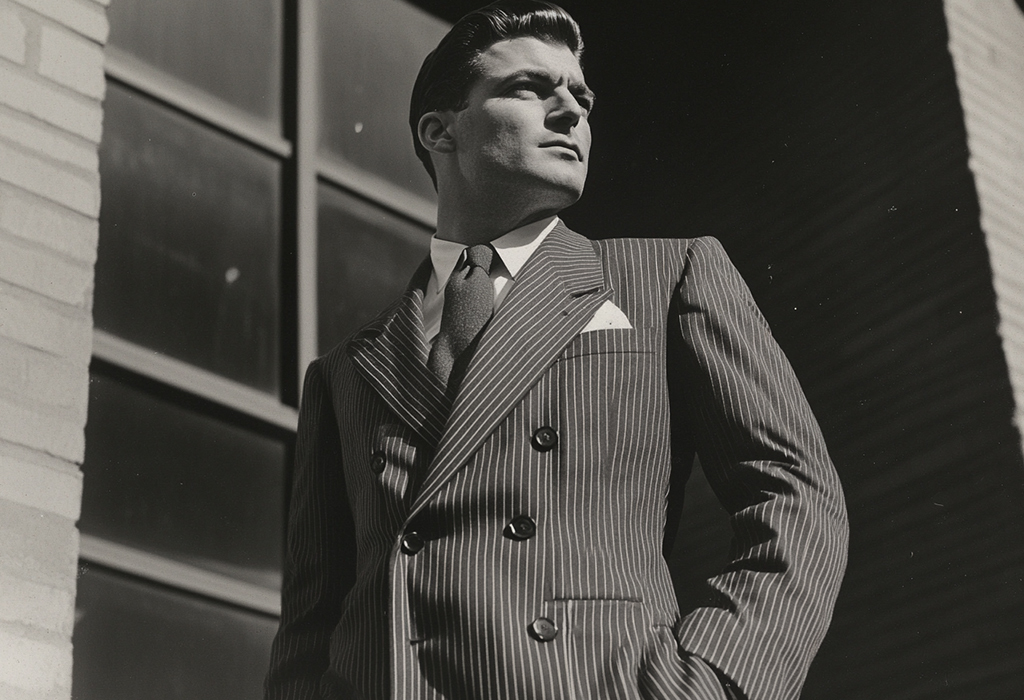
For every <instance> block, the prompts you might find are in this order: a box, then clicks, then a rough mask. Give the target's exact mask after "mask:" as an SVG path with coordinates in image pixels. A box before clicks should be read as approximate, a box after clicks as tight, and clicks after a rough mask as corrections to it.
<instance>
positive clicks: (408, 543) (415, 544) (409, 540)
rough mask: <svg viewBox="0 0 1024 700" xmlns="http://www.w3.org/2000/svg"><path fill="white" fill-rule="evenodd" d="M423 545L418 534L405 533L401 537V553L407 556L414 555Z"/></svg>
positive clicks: (423, 542)
mask: <svg viewBox="0 0 1024 700" xmlns="http://www.w3.org/2000/svg"><path fill="white" fill-rule="evenodd" d="M425 544H426V542H425V541H424V539H423V538H422V537H421V536H420V533H418V532H415V531H413V532H407V533H405V534H404V535H402V551H403V552H405V553H406V554H408V555H409V556H412V555H413V554H416V552H418V551H420V550H421V549H423V546H424V545H425Z"/></svg>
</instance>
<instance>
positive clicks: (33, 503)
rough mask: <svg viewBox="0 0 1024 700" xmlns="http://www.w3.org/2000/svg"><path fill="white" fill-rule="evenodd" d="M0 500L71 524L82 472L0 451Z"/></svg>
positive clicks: (78, 500) (75, 516)
mask: <svg viewBox="0 0 1024 700" xmlns="http://www.w3.org/2000/svg"><path fill="white" fill-rule="evenodd" d="M0 498H2V499H5V500H7V501H10V502H12V503H19V504H21V505H23V506H27V507H30V508H37V509H39V510H41V511H44V512H47V513H53V514H54V515H60V516H62V517H65V518H67V519H68V520H69V521H71V522H74V521H75V520H77V519H78V516H79V515H80V513H81V502H82V473H81V472H80V471H78V469H74V471H72V470H71V469H54V468H52V467H48V466H44V465H41V464H35V463H33V462H30V461H28V460H26V459H21V458H18V457H16V456H14V455H13V454H10V451H9V450H8V451H4V452H0ZM0 590H3V586H0Z"/></svg>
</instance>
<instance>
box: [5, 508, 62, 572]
mask: <svg viewBox="0 0 1024 700" xmlns="http://www.w3.org/2000/svg"><path fill="white" fill-rule="evenodd" d="M0 532H3V533H4V536H3V537H0V570H2V571H3V572H4V573H6V574H9V575H11V576H18V577H19V578H23V579H25V580H26V581H35V582H36V583H41V584H43V585H46V586H55V587H57V588H64V589H66V590H69V591H70V590H73V589H74V586H75V581H76V579H77V575H78V545H79V542H78V540H79V537H78V529H77V528H76V527H75V523H74V521H72V520H68V519H67V518H63V517H60V516H57V515H52V514H50V513H45V512H42V511H39V510H36V509H35V508H28V507H25V506H22V505H19V504H17V503H11V502H4V503H3V507H2V508H0Z"/></svg>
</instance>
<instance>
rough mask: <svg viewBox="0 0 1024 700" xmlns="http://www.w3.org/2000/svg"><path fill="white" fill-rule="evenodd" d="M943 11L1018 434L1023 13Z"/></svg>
mask: <svg viewBox="0 0 1024 700" xmlns="http://www.w3.org/2000/svg"><path fill="white" fill-rule="evenodd" d="M945 7H946V17H947V21H948V24H949V50H950V53H951V54H952V55H953V62H954V65H955V66H956V81H957V87H958V88H959V90H960V101H961V104H962V105H963V109H964V121H965V123H966V125H967V143H968V146H969V147H970V150H971V157H970V167H971V172H973V173H974V179H975V184H976V186H977V188H978V199H979V203H980V205H981V229H982V231H983V232H984V234H985V242H986V244H987V245H988V249H989V255H990V256H991V258H992V271H993V284H994V286H995V288H996V301H997V305H998V308H999V332H1000V335H1001V336H1002V340H1003V351H1004V352H1005V353H1006V361H1007V364H1008V365H1009V368H1010V379H1011V382H1012V384H1013V393H1014V399H1015V403H1016V414H1015V420H1016V424H1017V429H1018V430H1021V431H1022V432H1024V274H1022V273H1024V11H1022V10H1021V9H1020V8H1019V7H1018V6H1017V5H1015V4H1014V2H1013V0H986V2H974V1H968V0H947V2H946V3H945Z"/></svg>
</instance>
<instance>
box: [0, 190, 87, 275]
mask: <svg viewBox="0 0 1024 700" xmlns="http://www.w3.org/2000/svg"><path fill="white" fill-rule="evenodd" d="M0 229H2V230H4V231H7V232H8V233H11V234H13V235H15V236H18V237H19V238H23V239H25V240H27V241H32V242H34V243H38V244H40V245H44V246H46V247H48V248H50V249H52V250H55V251H57V252H60V253H64V254H65V255H69V256H71V257H72V258H75V259H76V260H81V261H82V262H86V263H89V264H94V263H95V262H96V246H97V243H98V241H99V223H98V222H97V221H96V219H93V218H90V217H86V216H82V215H80V214H76V213H74V212H70V211H68V210H66V209H63V208H60V207H57V206H56V205H53V204H50V203H49V202H46V201H43V200H38V199H35V198H33V197H31V196H29V195H26V194H23V193H21V192H18V191H15V190H13V189H10V188H5V189H0Z"/></svg>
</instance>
